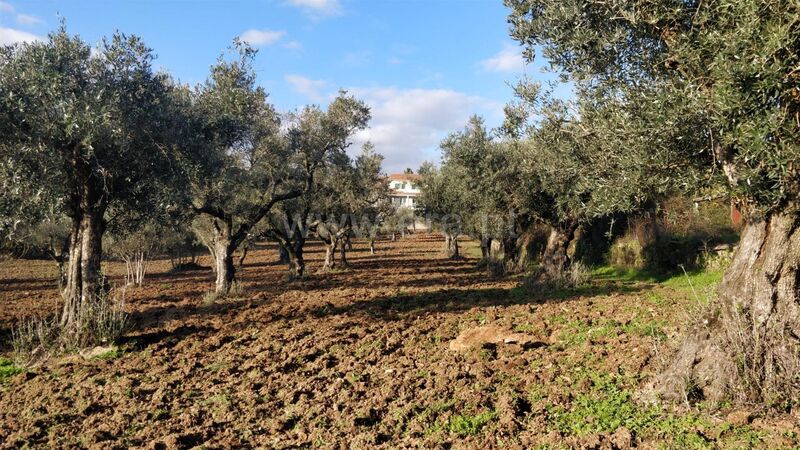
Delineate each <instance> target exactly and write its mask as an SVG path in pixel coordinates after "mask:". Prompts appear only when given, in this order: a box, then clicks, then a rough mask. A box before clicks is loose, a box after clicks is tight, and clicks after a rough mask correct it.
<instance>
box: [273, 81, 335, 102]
mask: <svg viewBox="0 0 800 450" xmlns="http://www.w3.org/2000/svg"><path fill="white" fill-rule="evenodd" d="M283 79H284V80H285V81H286V82H287V83H288V84H289V86H291V88H292V90H293V91H295V92H297V93H298V94H301V95H305V96H306V97H308V98H310V99H311V100H313V101H315V102H320V101H322V100H323V98H324V96H323V95H322V93H321V92H320V91H321V90H322V89H325V87H326V86H327V85H328V83H327V82H326V81H325V80H312V79H311V78H306V77H304V76H302V75H286V76H284V77H283Z"/></svg>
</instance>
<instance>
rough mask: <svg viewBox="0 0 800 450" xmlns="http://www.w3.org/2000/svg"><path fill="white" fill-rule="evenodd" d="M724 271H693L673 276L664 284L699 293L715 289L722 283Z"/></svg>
mask: <svg viewBox="0 0 800 450" xmlns="http://www.w3.org/2000/svg"><path fill="white" fill-rule="evenodd" d="M722 275H723V271H721V270H719V271H693V272H688V273H680V274H677V275H673V276H671V277H669V278H667V279H666V280H664V281H663V282H662V284H663V285H664V286H668V287H671V288H674V289H680V290H691V289H692V288H694V289H695V290H697V291H698V292H699V291H701V290H702V291H707V290H709V289H714V288H715V287H716V286H717V285H718V284H719V282H720V281H722Z"/></svg>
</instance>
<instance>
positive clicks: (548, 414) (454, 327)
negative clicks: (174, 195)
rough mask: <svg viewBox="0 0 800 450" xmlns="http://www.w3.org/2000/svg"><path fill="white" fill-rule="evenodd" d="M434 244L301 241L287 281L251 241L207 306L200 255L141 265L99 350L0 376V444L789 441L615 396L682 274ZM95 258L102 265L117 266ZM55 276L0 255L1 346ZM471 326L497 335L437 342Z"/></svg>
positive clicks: (780, 431) (668, 328) (750, 422)
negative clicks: (329, 249)
mask: <svg viewBox="0 0 800 450" xmlns="http://www.w3.org/2000/svg"><path fill="white" fill-rule="evenodd" d="M466 246H467V247H468V248H469V247H470V246H472V247H473V248H474V246H475V244H474V243H466ZM440 247H441V242H440V239H439V237H438V236H434V235H416V236H412V237H410V238H407V239H403V240H398V241H397V242H390V241H381V242H379V246H378V250H379V251H378V254H376V255H374V256H372V255H370V254H369V252H368V251H367V249H366V245H365V243H362V242H356V246H355V249H354V251H352V252H350V253H349V254H348V259H349V262H350V267H349V268H347V269H346V270H340V271H335V272H332V273H324V274H317V273H314V272H315V270H316V269H317V268H318V267H320V266H321V259H322V248H321V247H320V246H318V245H311V246H309V250H308V259H309V272H310V273H311V274H312V275H310V277H309V278H308V279H307V280H303V281H293V282H288V281H286V280H285V278H284V274H285V268H284V267H283V266H282V265H277V264H275V261H276V260H277V253H276V252H275V251H274V249H272V248H271V247H269V246H266V245H265V246H262V247H261V248H260V249H258V250H257V251H254V252H252V253H251V255H250V256H249V258H248V260H247V262H246V264H245V267H244V269H243V270H242V271H240V272H239V274H238V275H239V279H240V280H241V281H242V282H243V285H244V287H245V294H244V295H243V296H242V298H237V299H225V300H220V301H218V302H216V303H214V304H211V305H205V304H203V300H202V297H203V294H204V293H205V292H206V291H208V290H209V289H211V287H212V285H213V277H212V274H211V273H210V270H196V271H191V272H183V273H179V274H169V273H167V269H168V267H169V263H168V261H156V262H155V263H154V264H153V266H152V267H151V269H150V275H149V276H148V278H147V281H146V284H145V286H144V287H142V288H135V289H127V291H126V293H125V298H126V309H127V310H128V311H129V312H130V314H131V325H132V328H131V330H132V331H130V332H129V333H128V334H127V335H126V336H125V338H124V342H123V343H122V344H121V350H122V351H121V354H120V355H119V356H118V357H116V358H114V359H99V360H88V361H87V360H84V359H83V358H81V357H80V356H78V355H66V356H62V357H59V358H56V359H53V360H51V361H49V362H48V363H46V364H44V365H41V366H38V367H33V368H30V369H28V370H25V371H23V372H22V373H19V374H17V375H14V376H13V377H10V378H7V379H6V380H4V381H3V382H2V383H0V405H2V409H0V447H2V448H17V447H22V446H25V445H28V446H31V447H42V448H64V447H87V448H129V447H145V448H192V447H196V446H197V447H203V448H233V447H257V448H315V447H319V448H342V449H346V448H373V447H382V448H418V447H425V448H451V447H452V448H531V447H534V446H540V448H563V447H568V448H569V447H573V448H628V447H632V446H633V447H635V446H639V447H645V448H662V447H663V448H689V447H692V448H719V447H725V448H727V447H730V448H748V447H751V446H756V447H765V448H778V447H782V448H792V447H795V448H796V446H797V445H798V440H797V436H798V432H800V427H799V426H798V417H797V416H792V415H790V414H783V415H777V414H767V413H759V412H758V411H757V410H752V411H745V412H744V413H743V412H742V411H730V410H726V409H725V408H724V407H723V409H722V410H717V409H714V410H706V409H704V408H703V406H702V405H700V406H699V407H696V408H693V409H691V410H681V411H677V410H675V411H672V410H663V409H655V408H653V407H647V406H642V405H637V404H635V403H634V401H633V399H632V398H631V395H632V393H633V392H635V390H636V387H637V386H638V385H639V384H641V383H642V382H643V381H644V380H646V379H647V378H648V377H649V376H651V375H652V373H653V372H654V371H655V370H657V369H658V368H659V367H660V365H661V364H663V361H664V360H665V359H667V358H668V356H669V352H670V349H671V348H674V346H675V345H676V342H677V340H678V337H679V333H680V329H679V327H678V325H679V324H681V323H685V320H686V311H687V310H689V309H690V308H691V305H692V304H693V303H695V302H696V300H695V299H694V298H693V296H692V294H691V293H689V292H688V291H687V290H686V289H683V288H681V287H679V286H670V285H659V284H653V283H648V282H633V281H619V280H605V279H599V280H595V281H594V282H593V285H592V286H591V287H589V288H586V289H581V290H575V291H569V292H560V291H559V292H554V293H551V294H548V295H542V294H539V295H533V294H531V293H528V292H527V291H526V290H525V289H523V288H521V287H519V285H520V279H519V278H515V277H509V278H503V279H492V278H490V277H489V276H488V275H486V274H485V273H484V272H482V271H480V270H478V269H476V268H475V262H476V261H475V260H474V259H469V258H467V259H465V260H458V261H450V260H447V259H444V258H443V257H442V256H441V254H440V253H439V250H440ZM201 264H203V265H206V266H208V265H209V264H210V261H209V260H208V259H207V258H205V259H201ZM105 270H106V272H107V273H108V274H109V275H110V276H111V277H112V279H114V280H116V281H119V279H120V276H121V275H122V272H121V271H122V270H123V267H122V265H121V264H119V263H113V262H112V263H108V264H106V266H105ZM54 274H55V271H54V267H53V265H52V263H50V262H47V261H29V260H24V261H21V260H7V261H2V262H0V305H1V306H0V329H2V333H3V339H4V340H5V342H4V345H3V349H4V351H6V352H8V351H9V344H8V337H9V335H10V329H11V328H12V327H13V325H14V324H15V323H16V322H17V321H19V320H20V318H22V317H26V316H31V315H36V314H44V313H48V312H53V311H56V310H57V308H58V295H57V292H56V290H55V288H54V283H53V281H52V280H53V278H54ZM476 327H487V328H483V329H481V330H480V331H482V332H481V333H473V334H474V335H476V336H477V335H483V334H485V332H488V331H487V330H491V329H495V328H497V329H502V330H507V331H508V332H509V333H511V332H513V336H514V339H515V341H516V342H511V343H505V342H503V341H502V339H497V340H496V341H497V342H484V343H481V342H478V343H477V344H476V345H475V346H474V347H473V348H472V349H469V350H467V351H465V352H457V351H451V350H450V349H449V343H450V341H452V340H453V339H455V338H456V337H457V336H459V334H461V333H462V332H464V331H465V330H471V329H474V328H476ZM520 336H522V339H518V338H519V337H520ZM489 341H491V339H489ZM723 406H724V405H723ZM742 416H743V418H742Z"/></svg>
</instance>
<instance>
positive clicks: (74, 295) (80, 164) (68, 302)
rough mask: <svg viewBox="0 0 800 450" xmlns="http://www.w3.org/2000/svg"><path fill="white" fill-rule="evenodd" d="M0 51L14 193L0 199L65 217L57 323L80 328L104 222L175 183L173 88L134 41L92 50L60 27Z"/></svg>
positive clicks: (120, 39)
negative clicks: (54, 206)
mask: <svg viewBox="0 0 800 450" xmlns="http://www.w3.org/2000/svg"><path fill="white" fill-rule="evenodd" d="M0 54H1V55H0V136H1V137H0V155H1V156H2V157H1V158H0V160H1V161H2V165H3V171H2V175H0V176H2V177H3V178H4V180H3V183H2V184H3V185H4V186H13V188H12V189H10V190H4V192H2V193H0V197H6V199H8V197H13V199H12V200H11V202H12V203H13V202H18V203H21V204H22V205H23V206H21V207H20V208H17V209H16V213H20V214H25V213H30V212H31V211H33V212H34V213H32V214H30V215H27V217H29V218H30V217H35V216H36V213H35V211H36V210H37V209H42V208H45V209H46V208H47V207H48V205H52V204H53V203H51V202H57V204H59V207H60V208H61V210H63V212H64V214H65V215H66V216H67V217H69V219H70V238H69V244H70V245H69V248H70V250H69V258H68V260H69V264H68V267H67V273H66V286H65V289H64V307H63V311H62V314H61V323H62V325H65V326H77V325H79V324H78V321H79V320H80V317H81V314H82V311H83V310H84V309H86V308H87V307H89V305H90V304H91V303H92V302H93V301H95V299H96V296H97V294H98V292H99V291H100V290H101V286H102V284H103V280H102V279H101V270H100V261H101V256H102V237H103V234H104V232H105V230H106V227H107V224H108V222H109V221H111V220H115V218H119V217H124V215H125V214H126V213H127V211H132V210H133V211H135V210H137V209H140V208H142V206H143V205H147V204H149V203H148V201H149V199H151V198H152V197H153V194H155V193H157V192H159V189H158V188H157V186H159V185H161V186H165V185H169V183H168V180H170V179H172V177H173V176H174V169H175V164H173V162H174V161H175V154H176V147H175V146H172V145H170V144H169V143H170V142H171V141H170V139H169V136H170V128H171V127H170V123H171V122H173V120H172V114H173V112H174V111H173V110H172V108H171V107H170V105H171V101H170V98H171V95H170V92H171V90H172V84H171V82H170V80H169V79H168V78H167V76H166V75H164V74H160V73H155V72H154V71H153V69H152V61H153V58H154V56H153V54H152V52H151V50H150V49H149V48H147V46H145V45H144V43H143V42H142V41H141V40H140V39H139V38H137V37H135V36H126V35H123V34H119V33H117V34H115V35H113V36H112V37H111V38H110V39H104V40H103V41H101V43H100V44H99V46H98V49H97V51H96V52H94V51H92V48H91V46H90V45H89V44H87V43H85V42H84V41H82V40H81V39H80V38H79V37H77V36H71V35H69V34H68V33H67V31H66V30H65V28H64V27H63V26H62V27H61V29H59V30H58V31H56V32H54V33H51V34H50V35H49V36H48V37H47V39H46V40H44V41H37V42H31V43H26V44H17V45H14V46H5V47H2V48H0ZM2 203H4V204H7V203H8V200H4V201H3V202H2ZM5 222H8V220H5ZM11 222H13V219H12V220H11Z"/></svg>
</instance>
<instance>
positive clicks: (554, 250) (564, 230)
mask: <svg viewBox="0 0 800 450" xmlns="http://www.w3.org/2000/svg"><path fill="white" fill-rule="evenodd" d="M576 228H577V226H576V225H575V224H567V225H556V226H554V227H553V228H552V230H551V231H550V236H549V237H548V238H547V245H546V246H545V248H544V253H543V254H542V267H543V268H544V271H545V273H546V274H549V275H556V274H559V273H562V272H563V271H565V270H566V269H567V268H569V265H570V263H571V261H570V257H569V252H568V250H569V244H570V242H572V238H573V236H574V234H575V229H576Z"/></svg>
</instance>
